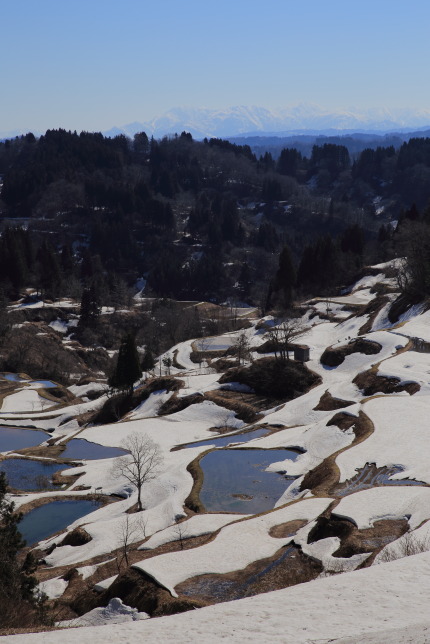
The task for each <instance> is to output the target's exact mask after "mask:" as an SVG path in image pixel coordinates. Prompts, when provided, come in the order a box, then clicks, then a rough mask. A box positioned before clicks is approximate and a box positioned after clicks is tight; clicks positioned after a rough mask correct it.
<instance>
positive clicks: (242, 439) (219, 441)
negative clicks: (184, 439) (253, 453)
mask: <svg viewBox="0 0 430 644" xmlns="http://www.w3.org/2000/svg"><path fill="white" fill-rule="evenodd" d="M267 434H270V429H267V428H264V427H260V428H259V429H253V430H252V431H251V432H246V434H233V435H232V434H229V435H225V436H216V435H215V436H214V437H213V438H208V439H206V440H204V441H198V442H197V443H186V444H185V445H183V446H182V448H185V447H202V446H205V445H215V447H225V446H226V445H229V444H230V443H247V442H248V441H252V440H253V439H254V438H261V437H262V436H267ZM182 448H181V449H182Z"/></svg>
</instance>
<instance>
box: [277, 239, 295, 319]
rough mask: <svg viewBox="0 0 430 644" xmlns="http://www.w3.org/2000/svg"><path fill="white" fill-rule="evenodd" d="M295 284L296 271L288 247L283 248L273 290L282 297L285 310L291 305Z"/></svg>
mask: <svg viewBox="0 0 430 644" xmlns="http://www.w3.org/2000/svg"><path fill="white" fill-rule="evenodd" d="M295 284H296V271H295V268H294V265H293V261H292V259H291V254H290V250H289V248H288V246H285V247H284V249H283V250H282V252H281V254H280V256H279V268H278V270H277V272H276V276H275V283H274V288H273V290H274V291H275V292H279V291H280V292H281V293H282V295H283V305H284V306H285V307H286V308H289V306H290V305H291V303H292V300H293V288H294V286H295Z"/></svg>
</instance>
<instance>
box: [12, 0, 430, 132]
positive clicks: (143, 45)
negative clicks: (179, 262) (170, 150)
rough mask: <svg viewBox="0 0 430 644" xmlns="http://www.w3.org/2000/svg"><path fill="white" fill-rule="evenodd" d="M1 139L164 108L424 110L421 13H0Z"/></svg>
mask: <svg viewBox="0 0 430 644" xmlns="http://www.w3.org/2000/svg"><path fill="white" fill-rule="evenodd" d="M0 21H1V23H0V24H1V31H0V79H1V95H0V131H3V132H5V131H9V130H13V129H15V128H24V129H33V130H39V131H44V130H45V129H47V128H55V127H65V128H67V129H77V130H81V129H86V130H104V129H108V128H110V127H112V126H114V125H117V126H120V125H124V124H126V123H130V122H132V121H145V120H148V119H150V118H153V117H155V116H158V115H160V114H161V113H163V112H164V111H166V110H168V109H169V108H171V107H177V106H185V105H186V106H195V107H210V108H222V107H228V106H232V105H259V106H262V107H268V108H277V107H284V106H288V105H295V104H298V103H315V104H318V105H320V106H322V107H325V108H339V107H352V106H354V107H358V108H361V107H382V106H385V107H390V108H393V107H418V108H426V109H430V83H429V60H430V56H429V54H430V37H429V25H430V2H429V1H428V0H408V1H406V0H0Z"/></svg>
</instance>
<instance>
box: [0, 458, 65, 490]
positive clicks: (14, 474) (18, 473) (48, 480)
mask: <svg viewBox="0 0 430 644" xmlns="http://www.w3.org/2000/svg"><path fill="white" fill-rule="evenodd" d="M70 467H72V466H71V465H64V464H60V463H51V462H49V461H33V460H31V459H28V458H8V459H6V460H4V461H1V463H0V472H5V474H6V477H7V480H8V482H9V485H10V487H12V488H15V489H17V490H53V489H55V488H56V486H55V485H54V484H53V482H52V475H53V474H54V472H58V471H60V470H67V469H69V468H70Z"/></svg>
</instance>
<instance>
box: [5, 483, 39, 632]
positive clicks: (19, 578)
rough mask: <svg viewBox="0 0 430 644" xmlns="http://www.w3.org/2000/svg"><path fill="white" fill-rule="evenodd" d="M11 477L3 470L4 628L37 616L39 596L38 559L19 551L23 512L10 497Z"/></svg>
mask: <svg viewBox="0 0 430 644" xmlns="http://www.w3.org/2000/svg"><path fill="white" fill-rule="evenodd" d="M6 492H7V481H6V475H5V473H4V472H0V628H6V627H10V626H24V625H28V622H30V623H34V622H35V621H38V619H37V611H36V609H37V605H38V603H40V602H38V600H37V598H36V597H35V595H34V594H33V591H34V589H35V587H36V583H37V580H36V578H35V577H33V575H32V572H34V568H35V566H34V559H33V556H32V555H31V554H29V555H27V557H26V558H25V560H24V562H21V561H19V558H18V554H19V551H20V550H21V548H23V547H24V545H25V541H24V540H23V538H22V536H21V533H20V532H19V530H18V524H19V522H20V521H21V519H22V514H20V513H16V512H15V505H14V503H13V502H12V501H9V500H7V498H6Z"/></svg>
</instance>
